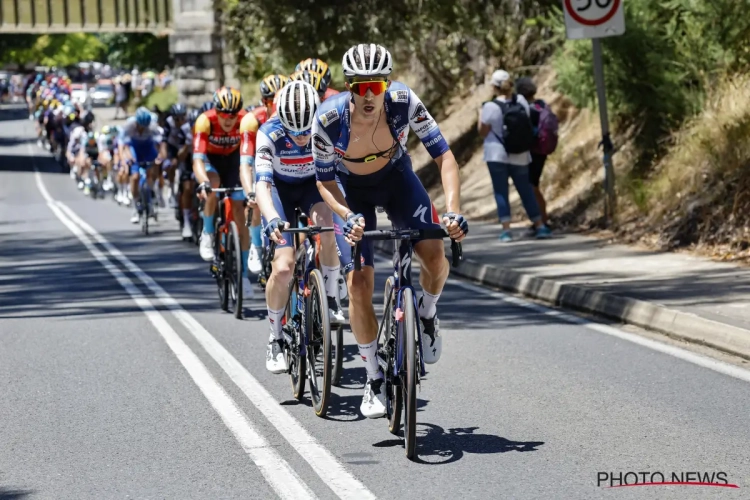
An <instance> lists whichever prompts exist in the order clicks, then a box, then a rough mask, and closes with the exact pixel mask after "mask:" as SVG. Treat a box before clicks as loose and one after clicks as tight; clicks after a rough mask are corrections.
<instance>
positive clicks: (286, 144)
mask: <svg viewBox="0 0 750 500" xmlns="http://www.w3.org/2000/svg"><path fill="white" fill-rule="evenodd" d="M284 146H286V148H287V149H292V143H291V142H290V141H289V139H287V140H286V142H285V143H284Z"/></svg>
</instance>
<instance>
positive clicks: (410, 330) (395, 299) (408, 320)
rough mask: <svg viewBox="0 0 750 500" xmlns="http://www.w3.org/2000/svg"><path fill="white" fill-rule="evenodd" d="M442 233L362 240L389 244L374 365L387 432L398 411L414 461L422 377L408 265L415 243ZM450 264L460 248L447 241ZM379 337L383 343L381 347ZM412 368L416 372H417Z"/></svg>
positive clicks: (394, 429) (395, 233) (378, 234)
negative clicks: (383, 399) (381, 379)
mask: <svg viewBox="0 0 750 500" xmlns="http://www.w3.org/2000/svg"><path fill="white" fill-rule="evenodd" d="M448 236H449V235H448V232H447V231H445V230H444V229H390V230H375V231H365V232H364V236H363V240H364V238H368V239H371V240H393V269H394V273H393V274H392V275H391V276H389V277H388V279H387V280H386V282H385V290H384V293H383V316H382V318H381V320H380V323H379V325H378V336H377V341H378V345H380V346H381V347H380V348H379V349H378V352H377V356H378V364H379V365H380V368H381V369H382V370H383V375H384V377H385V384H384V385H385V397H386V415H387V416H388V430H389V431H390V432H391V434H394V435H398V433H399V430H400V429H401V412H402V410H403V407H404V406H405V407H406V408H405V410H406V411H404V415H403V416H404V420H403V424H404V449H405V451H406V456H407V458H409V459H410V460H411V459H412V458H414V453H415V450H416V442H417V436H416V433H417V385H420V386H421V384H420V377H424V376H425V374H426V372H425V368H424V359H423V357H422V352H423V351H422V349H423V348H422V334H421V330H420V324H419V320H418V318H417V298H416V294H415V292H414V287H413V285H412V281H411V261H412V252H413V242H414V240H415V239H443V238H446V237H448ZM451 253H452V257H453V258H452V265H453V267H457V266H458V264H459V263H460V262H461V260H462V258H463V255H462V248H461V244H460V243H458V242H456V241H453V240H451ZM361 258H362V247H361V243H360V242H357V244H356V245H355V247H354V269H355V270H357V271H359V270H360V269H362V262H361ZM381 335H382V336H383V341H382V344H381ZM417 367H418V368H419V369H417Z"/></svg>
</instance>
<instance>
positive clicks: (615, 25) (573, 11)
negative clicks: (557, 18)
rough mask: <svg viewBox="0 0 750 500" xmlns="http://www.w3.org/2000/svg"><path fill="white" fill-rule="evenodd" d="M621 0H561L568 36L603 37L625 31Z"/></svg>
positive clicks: (575, 37) (577, 37) (570, 37)
mask: <svg viewBox="0 0 750 500" xmlns="http://www.w3.org/2000/svg"><path fill="white" fill-rule="evenodd" d="M622 1H623V0H563V11H564V12H565V30H566V31H567V34H568V38H569V39H571V40H574V39H581V38H603V37H608V36H617V35H622V34H623V33H625V15H624V14H623V10H622Z"/></svg>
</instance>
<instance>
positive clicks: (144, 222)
mask: <svg viewBox="0 0 750 500" xmlns="http://www.w3.org/2000/svg"><path fill="white" fill-rule="evenodd" d="M140 200H141V231H142V232H143V234H145V235H148V216H149V213H148V212H149V210H148V209H149V196H148V186H147V185H143V186H141V191H140Z"/></svg>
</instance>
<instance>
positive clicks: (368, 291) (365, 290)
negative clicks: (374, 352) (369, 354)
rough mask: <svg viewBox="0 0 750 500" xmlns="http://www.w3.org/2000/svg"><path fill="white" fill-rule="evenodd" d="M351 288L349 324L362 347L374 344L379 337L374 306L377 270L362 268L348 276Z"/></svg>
mask: <svg viewBox="0 0 750 500" xmlns="http://www.w3.org/2000/svg"><path fill="white" fill-rule="evenodd" d="M346 279H347V285H348V286H349V324H350V325H351V328H352V332H353V333H354V338H355V339H356V340H357V343H358V344H360V345H364V344H369V343H371V342H373V341H374V340H375V339H376V338H377V336H378V320H377V318H376V316H375V308H374V307H373V305H372V293H373V290H374V288H375V268H373V267H372V266H362V270H361V271H352V272H350V273H349V274H347V276H346Z"/></svg>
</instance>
